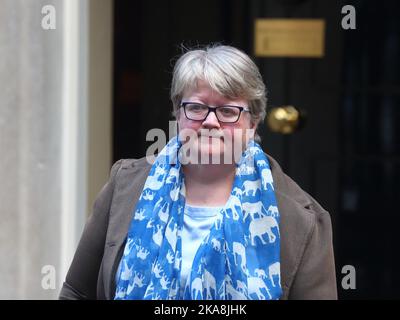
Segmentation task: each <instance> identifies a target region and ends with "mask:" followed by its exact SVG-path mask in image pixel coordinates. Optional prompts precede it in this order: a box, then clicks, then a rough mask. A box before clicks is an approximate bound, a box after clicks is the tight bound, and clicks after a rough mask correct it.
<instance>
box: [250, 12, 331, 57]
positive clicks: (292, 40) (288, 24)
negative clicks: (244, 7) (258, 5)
mask: <svg viewBox="0 0 400 320" xmlns="http://www.w3.org/2000/svg"><path fill="white" fill-rule="evenodd" d="M254 43H255V55H256V56H258V57H291V58H322V57H323V56H324V46H325V20H323V19H267V18H263V19H257V20H256V22H255V42H254Z"/></svg>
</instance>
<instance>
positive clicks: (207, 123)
mask: <svg viewBox="0 0 400 320" xmlns="http://www.w3.org/2000/svg"><path fill="white" fill-rule="evenodd" d="M182 101H184V102H196V103H201V104H204V105H208V106H210V107H213V108H214V107H219V106H226V105H230V106H240V107H245V108H246V109H248V102H247V101H246V100H245V99H240V98H237V99H229V98H226V97H224V96H222V95H220V94H219V93H218V92H216V91H214V90H213V89H212V88H211V87H210V86H209V85H208V84H207V83H206V82H205V81H202V80H199V81H198V85H197V88H195V89H192V90H190V91H188V92H185V94H184V96H183V99H182ZM177 120H178V126H179V137H180V139H181V141H182V142H183V149H185V150H186V151H187V150H190V151H189V152H187V153H186V157H185V158H186V161H190V163H200V164H210V163H213V164H214V163H218V164H219V163H226V164H232V163H233V162H234V161H236V162H237V161H238V160H239V159H240V156H241V154H242V151H244V148H245V146H246V145H247V142H248V140H249V138H253V137H254V130H255V129H256V127H257V123H252V121H251V116H250V113H249V112H245V111H243V112H242V113H241V114H240V118H239V120H238V121H237V122H234V123H224V122H220V121H218V119H217V116H216V114H215V113H214V112H210V113H209V114H208V116H207V118H206V119H205V120H203V121H199V120H189V119H187V117H186V116H185V113H184V110H183V108H180V109H179V112H178V116H177ZM250 129H252V130H250ZM187 158H190V160H187ZM196 161H197V162H196Z"/></svg>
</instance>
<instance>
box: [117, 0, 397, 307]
mask: <svg viewBox="0 0 400 320" xmlns="http://www.w3.org/2000/svg"><path fill="white" fill-rule="evenodd" d="M345 4H351V5H353V6H354V7H355V9H356V28H357V29H356V30H344V29H342V27H341V20H342V17H343V16H344V15H343V14H342V13H341V9H342V7H343V6H344V5H345ZM114 9H115V15H114V18H115V19H114V20H115V32H114V35H115V46H114V67H115V72H114V160H117V159H120V158H138V157H142V156H144V155H145V152H146V148H147V147H148V146H149V145H150V144H151V143H152V142H146V138H145V137H146V133H147V131H148V130H150V129H152V128H161V129H164V130H165V131H166V132H167V130H168V120H170V119H172V117H171V115H170V112H171V104H170V102H169V85H170V81H171V70H172V65H173V57H175V56H177V55H178V54H179V53H180V52H181V49H180V45H181V44H184V45H186V46H194V45H196V44H200V45H201V44H207V43H210V42H221V43H224V44H230V45H234V46H237V47H239V48H241V49H243V50H245V51H246V52H247V53H249V54H250V55H254V50H253V47H254V41H253V38H254V22H255V19H256V18H321V19H324V20H325V23H326V32H325V55H324V56H323V57H322V58H284V57H282V58H259V57H254V58H255V61H256V63H257V64H258V66H259V67H260V70H261V72H262V74H263V77H264V80H265V82H266V84H267V88H268V92H269V93H268V101H269V110H272V109H273V108H277V107H280V106H284V105H293V106H294V107H295V108H297V109H298V110H300V111H301V112H302V114H303V115H304V116H303V117H304V119H305V121H304V125H303V127H302V128H301V129H299V130H297V131H295V132H294V133H292V134H280V133H276V132H272V131H271V130H270V129H269V128H268V126H267V124H264V126H263V127H262V128H261V133H262V134H261V135H262V138H263V143H262V144H263V148H264V149H265V150H266V152H267V153H269V154H270V155H272V156H273V157H275V158H276V159H277V160H278V162H279V163H280V164H281V165H282V167H283V168H284V170H285V171H286V172H287V173H288V174H289V175H290V176H291V177H292V178H293V179H294V180H295V181H296V182H298V184H299V185H300V186H301V187H302V188H303V189H304V190H306V191H307V192H308V193H310V194H311V195H312V196H313V197H314V198H316V199H317V200H318V202H319V203H321V205H322V206H323V207H324V208H325V209H326V210H328V211H329V212H330V214H331V217H332V222H333V229H334V246H335V255H336V264H337V277H338V290H339V297H340V298H342V299H358V298H370V299H371V298H399V297H400V294H399V293H398V292H397V290H396V289H397V288H398V287H399V286H400V275H399V272H397V270H399V269H400V268H399V267H400V258H399V257H398V254H397V244H398V241H397V237H396V235H397V228H398V226H399V225H400V217H399V210H398V209H397V207H396V206H395V199H398V198H400V185H399V182H398V181H399V179H400V132H399V130H400V129H399V128H400V127H399V125H398V123H399V121H400V65H399V58H398V57H400V23H399V21H400V19H398V18H397V17H398V12H400V4H398V2H397V1H395V0H391V1H390V0H381V1H379V2H374V1H346V2H344V1H322V0H320V1H317V0H254V1H239V0H232V1H230V0H220V1H215V0H207V1H201V2H195V1H193V2H192V1H184V0H169V1H144V0H142V1H122V0H117V1H115V6H114ZM346 265H351V266H354V268H355V271H356V288H355V289H347V290H345V289H343V287H342V278H343V277H344V276H345V274H342V268H343V267H344V266H346Z"/></svg>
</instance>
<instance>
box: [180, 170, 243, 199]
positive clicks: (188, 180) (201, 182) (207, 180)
mask: <svg viewBox="0 0 400 320" xmlns="http://www.w3.org/2000/svg"><path fill="white" fill-rule="evenodd" d="M235 169H236V165H235V164H229V165H227V164H207V165H204V164H201V165H200V164H199V165H193V164H189V165H185V166H183V172H184V175H185V187H186V202H187V203H188V204H191V205H198V206H223V205H225V203H226V202H227V201H228V199H229V196H230V193H231V190H232V184H233V181H234V179H235V172H236V171H235Z"/></svg>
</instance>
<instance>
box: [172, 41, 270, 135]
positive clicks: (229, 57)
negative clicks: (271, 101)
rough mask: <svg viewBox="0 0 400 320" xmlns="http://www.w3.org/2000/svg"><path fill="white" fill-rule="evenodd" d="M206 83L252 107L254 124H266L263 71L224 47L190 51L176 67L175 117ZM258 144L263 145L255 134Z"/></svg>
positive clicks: (229, 47)
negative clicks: (184, 101) (189, 96)
mask: <svg viewBox="0 0 400 320" xmlns="http://www.w3.org/2000/svg"><path fill="white" fill-rule="evenodd" d="M199 80H203V81H205V82H207V83H208V84H209V85H210V87H211V88H212V89H213V90H215V91H216V92H218V93H219V94H221V95H223V96H225V97H228V98H229V99H235V98H242V99H246V100H247V101H248V103H249V109H250V114H251V119H252V121H260V123H262V122H263V120H264V118H265V115H266V107H267V97H266V88H265V84H264V81H263V78H262V76H261V74H260V71H259V69H258V67H257V66H256V64H255V63H254V62H253V61H252V59H251V58H250V57H249V56H248V55H247V54H246V53H244V52H243V51H241V50H239V49H237V48H234V47H231V46H225V45H209V46H206V47H204V48H196V49H193V50H188V51H187V52H186V53H184V54H183V55H182V56H181V57H180V58H179V59H178V60H177V61H176V63H175V66H174V70H173V76H172V84H171V101H172V104H173V115H174V116H175V117H176V116H177V112H178V111H179V108H180V104H181V102H182V98H183V95H184V94H185V92H186V91H187V90H192V89H194V88H196V86H197V82H198V81H199ZM255 140H256V141H258V142H259V141H260V140H261V139H260V136H259V135H258V134H257V133H256V134H255Z"/></svg>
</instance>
